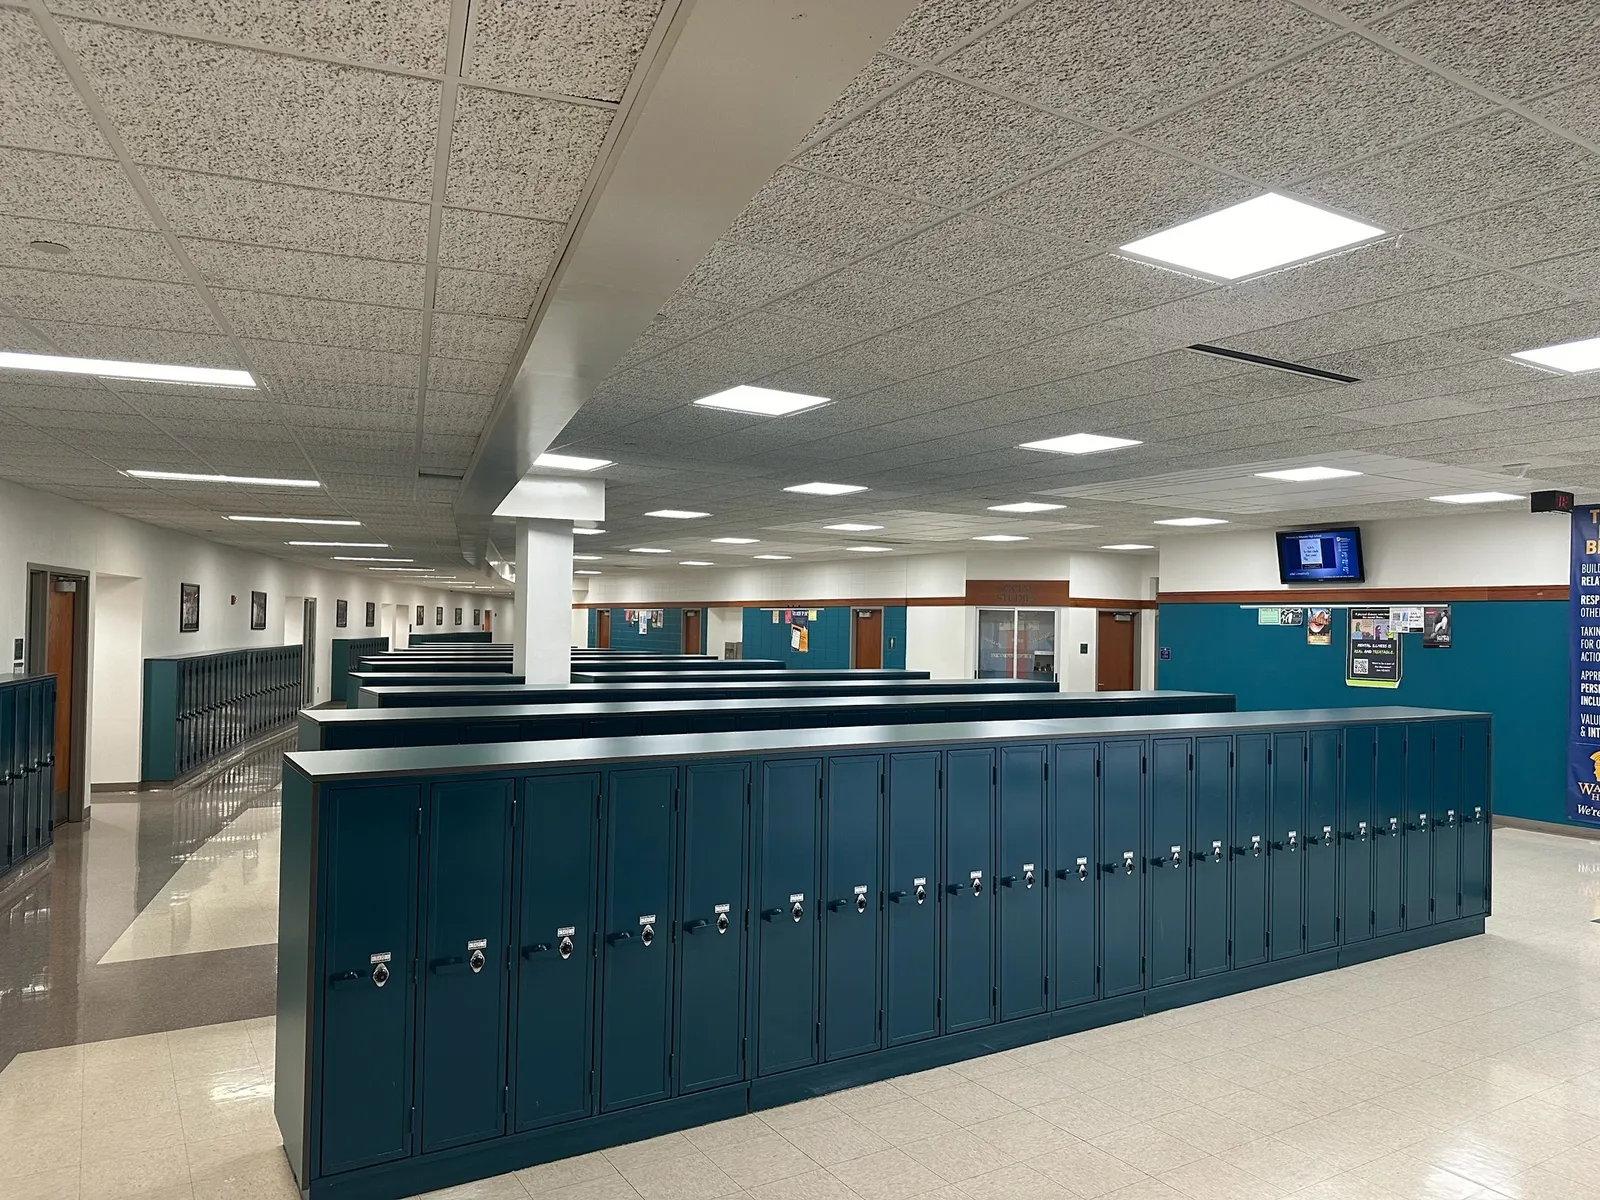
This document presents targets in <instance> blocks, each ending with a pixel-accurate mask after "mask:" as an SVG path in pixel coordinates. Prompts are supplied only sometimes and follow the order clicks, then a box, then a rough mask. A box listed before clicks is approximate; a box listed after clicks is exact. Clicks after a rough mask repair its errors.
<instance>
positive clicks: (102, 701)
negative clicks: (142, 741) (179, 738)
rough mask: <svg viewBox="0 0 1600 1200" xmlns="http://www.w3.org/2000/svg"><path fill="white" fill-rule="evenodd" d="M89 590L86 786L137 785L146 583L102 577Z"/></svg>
mask: <svg viewBox="0 0 1600 1200" xmlns="http://www.w3.org/2000/svg"><path fill="white" fill-rule="evenodd" d="M95 584H96V586H95V587H94V588H92V589H91V590H90V593H89V594H90V597H91V601H90V607H91V609H92V610H93V611H92V614H91V615H92V616H93V618H94V619H93V630H92V631H91V633H90V643H91V645H92V646H93V651H92V654H93V662H92V666H91V673H90V679H91V680H92V683H91V685H90V686H91V688H92V691H91V692H90V693H89V783H90V784H91V785H93V784H97V783H136V782H137V781H138V779H139V718H140V715H141V712H142V710H143V707H144V689H143V687H142V686H140V687H133V688H130V687H128V686H126V684H127V681H128V680H130V679H139V680H142V678H143V670H144V667H143V658H144V655H143V649H144V580H142V579H129V578H127V577H125V576H121V575H106V574H102V575H100V576H98V577H97V579H96V580H95Z"/></svg>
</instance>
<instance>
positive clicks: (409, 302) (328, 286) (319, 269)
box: [184, 238, 425, 309]
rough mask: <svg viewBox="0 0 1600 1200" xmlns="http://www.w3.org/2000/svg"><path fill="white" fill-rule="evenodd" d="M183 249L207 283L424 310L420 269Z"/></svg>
mask: <svg viewBox="0 0 1600 1200" xmlns="http://www.w3.org/2000/svg"><path fill="white" fill-rule="evenodd" d="M184 250H185V251H186V252H187V253H188V255H189V260H190V261H191V262H193V263H194V265H195V267H196V269H198V270H199V272H200V274H201V276H202V277H203V278H204V279H205V281H206V282H207V283H209V284H212V285H214V286H216V287H222V288H242V289H246V290H249V291H257V292H277V293H279V294H281V295H286V296H306V297H311V298H313V299H318V300H350V301H355V302H357V303H362V304H385V305H390V306H393V307H399V308H416V309H420V308H421V307H422V304H423V290H424V289H423V284H424V282H425V271H424V269H423V267H422V266H421V265H420V264H417V263H404V262H388V261H384V260H381V259H372V258H350V257H347V256H342V255H333V254H316V253H310V252H307V251H303V250H283V249H279V248H276V247H272V246H245V245H239V244H237V243H233V242H207V241H200V240H197V239H193V238H190V239H187V240H185V242H184Z"/></svg>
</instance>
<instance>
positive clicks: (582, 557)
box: [572, 554, 600, 562]
mask: <svg viewBox="0 0 1600 1200" xmlns="http://www.w3.org/2000/svg"><path fill="white" fill-rule="evenodd" d="M572 561H573V562H599V561H600V556H599V555H598V554H574V555H573V556H572Z"/></svg>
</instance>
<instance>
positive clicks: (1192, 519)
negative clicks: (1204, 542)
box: [1156, 517, 1227, 527]
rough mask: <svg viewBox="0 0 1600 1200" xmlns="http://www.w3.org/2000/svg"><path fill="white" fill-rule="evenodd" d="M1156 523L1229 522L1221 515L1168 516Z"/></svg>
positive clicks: (1197, 523)
mask: <svg viewBox="0 0 1600 1200" xmlns="http://www.w3.org/2000/svg"><path fill="white" fill-rule="evenodd" d="M1156 524H1157V525H1180V526H1186V527H1187V526H1196V525H1226V524H1227V522H1226V521H1224V520H1223V519H1222V518H1221V517H1168V518H1167V519H1166V520H1164V521H1157V522H1156Z"/></svg>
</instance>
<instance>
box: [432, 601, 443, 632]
mask: <svg viewBox="0 0 1600 1200" xmlns="http://www.w3.org/2000/svg"><path fill="white" fill-rule="evenodd" d="M433 623H434V624H435V625H438V626H440V627H441V628H442V627H443V626H444V605H442V604H440V605H438V606H436V607H435V608H434V610H433Z"/></svg>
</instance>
